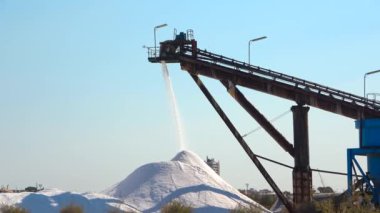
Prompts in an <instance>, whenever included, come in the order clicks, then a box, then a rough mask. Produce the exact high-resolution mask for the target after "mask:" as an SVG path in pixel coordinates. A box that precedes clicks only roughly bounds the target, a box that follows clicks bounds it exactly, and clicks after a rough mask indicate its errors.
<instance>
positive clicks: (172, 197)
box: [144, 184, 251, 213]
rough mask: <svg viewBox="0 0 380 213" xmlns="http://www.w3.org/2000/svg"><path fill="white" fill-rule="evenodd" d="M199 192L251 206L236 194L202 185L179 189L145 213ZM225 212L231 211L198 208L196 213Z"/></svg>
mask: <svg viewBox="0 0 380 213" xmlns="http://www.w3.org/2000/svg"><path fill="white" fill-rule="evenodd" d="M198 192H212V193H216V194H221V195H224V196H226V197H228V198H230V199H234V200H236V201H238V202H242V203H245V204H247V205H250V204H251V203H250V202H247V201H246V200H244V199H242V198H241V197H239V196H237V195H236V194H234V193H231V192H228V191H225V190H221V189H218V188H215V187H211V186H208V185H204V184H201V185H196V186H189V187H183V188H179V189H177V190H175V191H173V192H171V193H170V194H169V195H167V196H166V197H164V198H163V199H162V200H161V201H160V202H159V203H157V204H156V205H155V206H153V207H152V208H150V209H146V210H144V212H157V211H159V210H160V209H161V208H162V207H163V206H164V205H166V204H167V203H170V202H171V201H173V200H175V199H176V198H179V197H180V196H182V195H185V194H187V193H198ZM223 210H225V212H229V211H230V210H229V209H225V208H220V207H215V206H208V207H200V208H196V212H197V213H198V212H221V211H222V212H224V211H223Z"/></svg>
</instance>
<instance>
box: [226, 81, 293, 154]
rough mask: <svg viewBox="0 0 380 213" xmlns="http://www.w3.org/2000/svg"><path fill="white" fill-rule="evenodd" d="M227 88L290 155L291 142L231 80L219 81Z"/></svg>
mask: <svg viewBox="0 0 380 213" xmlns="http://www.w3.org/2000/svg"><path fill="white" fill-rule="evenodd" d="M220 82H221V83H222V84H223V85H224V86H225V87H226V89H227V91H228V93H229V94H230V95H231V96H232V97H233V98H234V99H235V100H236V101H237V102H238V103H239V104H240V105H241V106H242V107H243V108H244V109H245V110H246V111H247V112H248V113H249V114H250V115H251V116H252V118H254V119H255V120H256V121H257V123H259V124H260V125H261V127H263V129H264V130H265V131H267V133H268V134H269V135H270V136H271V137H272V138H273V139H274V140H275V141H276V142H277V143H278V144H279V145H280V146H281V147H282V148H283V149H284V150H285V151H287V152H288V153H289V154H290V155H291V156H292V157H294V148H293V145H292V144H291V143H289V142H288V140H286V138H285V137H284V136H283V135H282V134H281V133H280V132H279V131H277V129H276V128H275V127H274V126H273V125H272V124H271V123H270V122H269V121H268V119H266V118H265V116H264V115H263V114H261V113H260V111H259V110H257V109H256V107H255V106H254V105H253V104H251V103H250V102H249V101H248V100H247V98H246V97H245V96H244V95H243V93H242V92H240V90H239V89H238V88H237V87H236V86H235V85H234V84H233V83H232V82H231V81H220Z"/></svg>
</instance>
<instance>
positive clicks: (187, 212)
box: [161, 201, 193, 213]
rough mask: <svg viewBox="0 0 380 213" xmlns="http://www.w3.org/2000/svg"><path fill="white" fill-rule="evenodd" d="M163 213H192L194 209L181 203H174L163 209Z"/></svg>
mask: <svg viewBox="0 0 380 213" xmlns="http://www.w3.org/2000/svg"><path fill="white" fill-rule="evenodd" d="M161 212H162V213H191V212H193V210H192V208H191V207H190V206H189V205H186V204H183V203H181V202H179V201H172V202H170V203H168V204H166V205H165V206H164V207H162V208H161Z"/></svg>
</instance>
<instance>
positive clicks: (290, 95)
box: [179, 56, 380, 119]
mask: <svg viewBox="0 0 380 213" xmlns="http://www.w3.org/2000/svg"><path fill="white" fill-rule="evenodd" d="M179 61H180V63H181V68H182V69H183V70H186V71H188V72H189V73H191V74H199V75H203V76H206V77H210V78H214V79H217V80H231V81H232V82H233V83H234V84H235V85H239V86H243V87H246V88H249V89H253V90H257V91H260V92H264V93H267V94H270V95H274V96H277V97H281V98H285V99H288V100H291V101H295V102H297V103H298V104H306V105H309V106H313V107H316V108H319V109H322V110H325V111H328V112H332V113H336V114H339V115H343V116H345V117H349V118H353V119H358V118H360V117H361V116H362V115H364V117H366V118H368V117H372V118H373V117H380V111H376V110H373V109H369V108H367V107H366V106H360V105H358V104H354V102H355V101H352V102H349V101H346V100H344V99H342V100H340V99H335V98H334V97H333V96H334V95H330V96H329V95H325V94H324V92H320V93H315V92H310V91H308V89H307V88H303V89H302V88H300V87H298V85H297V84H295V85H290V84H285V83H282V81H276V80H273V79H270V78H266V77H263V76H261V75H252V74H250V73H246V72H242V71H239V70H236V69H233V68H229V67H226V66H222V65H219V64H218V63H210V62H205V61H202V60H199V59H197V58H189V57H184V56H179ZM194 66H195V67H196V68H197V69H196V70H192V67H194Z"/></svg>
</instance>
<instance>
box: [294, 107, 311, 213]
mask: <svg viewBox="0 0 380 213" xmlns="http://www.w3.org/2000/svg"><path fill="white" fill-rule="evenodd" d="M291 109H292V112H293V134H294V169H293V202H294V205H295V207H297V205H299V204H302V203H308V202H311V198H312V194H311V193H312V176H311V170H310V158H309V132H308V129H309V128H308V114H307V113H308V111H309V109H310V108H309V107H306V106H302V105H297V106H292V108H291Z"/></svg>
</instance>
